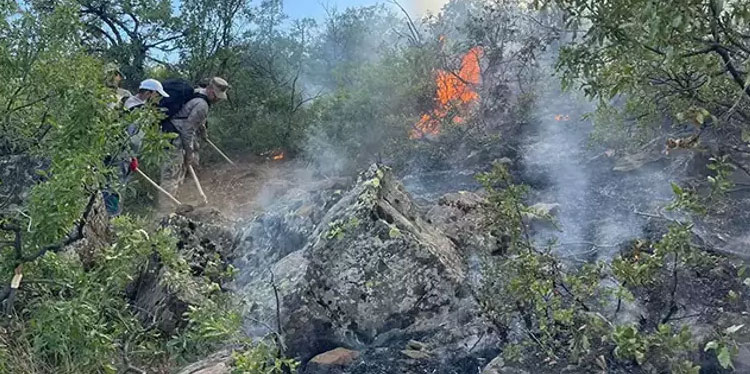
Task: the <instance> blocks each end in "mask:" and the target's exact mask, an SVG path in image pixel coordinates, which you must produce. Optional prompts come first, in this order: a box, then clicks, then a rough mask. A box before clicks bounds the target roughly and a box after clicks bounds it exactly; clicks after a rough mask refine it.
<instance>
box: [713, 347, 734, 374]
mask: <svg viewBox="0 0 750 374" xmlns="http://www.w3.org/2000/svg"><path fill="white" fill-rule="evenodd" d="M716 358H718V359H719V365H721V367H723V368H724V369H729V368H730V367H732V368H733V367H734V365H732V356H731V355H730V354H729V348H727V347H726V346H724V347H721V349H720V350H719V353H718V354H717V355H716Z"/></svg>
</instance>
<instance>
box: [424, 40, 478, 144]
mask: <svg viewBox="0 0 750 374" xmlns="http://www.w3.org/2000/svg"><path fill="white" fill-rule="evenodd" d="M482 54H483V50H482V47H474V48H472V49H471V50H469V52H468V53H466V55H464V57H463V59H462V60H461V70H459V72H458V73H453V72H449V71H445V70H439V71H438V72H437V78H436V83H437V92H436V93H435V99H436V101H437V108H435V109H434V110H433V111H432V113H428V114H423V115H422V118H421V119H420V120H419V122H417V124H416V125H415V128H414V129H413V130H412V131H411V134H410V138H412V139H419V138H421V137H423V136H425V135H437V134H439V133H440V122H441V120H442V119H444V118H445V117H447V116H448V115H449V114H450V112H451V109H452V108H453V105H454V104H455V105H457V108H458V109H459V110H460V111H465V110H466V109H467V108H468V106H469V105H470V104H472V103H474V102H476V101H477V100H479V94H478V93H477V92H476V91H474V87H475V86H476V85H478V84H479V81H480V78H481V74H480V73H481V71H480V65H479V59H480V58H481V57H482ZM452 121H453V123H455V124H460V123H463V122H464V119H463V118H462V117H460V116H455V117H453V119H452Z"/></svg>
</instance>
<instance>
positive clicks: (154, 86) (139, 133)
mask: <svg viewBox="0 0 750 374" xmlns="http://www.w3.org/2000/svg"><path fill="white" fill-rule="evenodd" d="M162 97H169V94H167V93H166V92H165V91H164V87H163V86H162V84H161V83H160V82H159V81H158V80H156V79H146V80H144V81H143V82H141V84H140V86H139V87H138V93H137V94H135V95H133V96H130V97H128V99H127V100H126V101H125V103H124V104H123V109H124V110H125V111H126V112H132V111H135V110H136V109H138V108H141V107H145V106H153V107H156V105H157V104H158V103H159V100H161V98H162ZM143 125H144V124H143V123H142V121H140V120H138V119H137V118H136V121H135V122H134V123H131V124H130V125H128V127H127V129H126V132H127V136H128V139H129V140H130V144H129V147H126V148H125V149H124V150H123V152H122V153H120V154H119V155H118V165H119V168H120V183H121V184H122V185H125V184H127V182H128V179H129V174H130V165H132V164H133V161H135V164H136V165H137V162H138V161H137V160H138V158H137V157H138V154H139V153H140V149H141V144H142V143H143V138H144V137H145V133H144V132H143V130H141V127H142V126H143ZM104 203H105V206H106V207H107V211H108V212H109V214H110V215H118V214H119V213H120V211H121V209H122V202H121V201H120V195H119V194H118V193H116V192H113V191H111V190H110V189H106V190H105V191H104Z"/></svg>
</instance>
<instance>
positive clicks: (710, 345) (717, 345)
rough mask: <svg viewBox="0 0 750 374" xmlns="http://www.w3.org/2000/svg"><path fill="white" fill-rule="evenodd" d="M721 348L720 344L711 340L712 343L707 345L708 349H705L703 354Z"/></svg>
mask: <svg viewBox="0 0 750 374" xmlns="http://www.w3.org/2000/svg"><path fill="white" fill-rule="evenodd" d="M717 348H719V343H718V342H717V341H716V340H711V341H710V342H708V343H706V348H704V349H703V352H708V351H710V350H712V349H717Z"/></svg>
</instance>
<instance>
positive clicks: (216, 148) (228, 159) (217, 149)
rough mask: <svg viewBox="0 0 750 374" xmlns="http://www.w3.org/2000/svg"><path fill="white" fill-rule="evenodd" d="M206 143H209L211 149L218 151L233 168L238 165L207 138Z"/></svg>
mask: <svg viewBox="0 0 750 374" xmlns="http://www.w3.org/2000/svg"><path fill="white" fill-rule="evenodd" d="M206 143H208V144H209V145H210V146H211V147H213V149H214V150H216V152H218V153H219V154H220V155H221V157H224V159H225V160H227V162H228V163H230V164H231V165H232V166H235V165H236V164H235V163H234V161H232V159H230V158H229V157H228V156H227V155H226V154H224V152H222V151H221V149H219V147H217V146H216V144H214V142H212V141H211V140H209V139H208V138H206Z"/></svg>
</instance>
